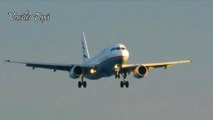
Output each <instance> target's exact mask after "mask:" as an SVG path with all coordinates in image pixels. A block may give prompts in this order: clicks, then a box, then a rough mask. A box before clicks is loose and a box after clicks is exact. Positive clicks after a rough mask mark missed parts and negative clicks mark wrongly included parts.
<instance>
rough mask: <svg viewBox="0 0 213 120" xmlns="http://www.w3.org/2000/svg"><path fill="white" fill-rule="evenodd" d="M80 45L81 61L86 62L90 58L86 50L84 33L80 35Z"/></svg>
mask: <svg viewBox="0 0 213 120" xmlns="http://www.w3.org/2000/svg"><path fill="white" fill-rule="evenodd" d="M81 44H82V49H83V61H86V60H88V59H90V56H89V51H88V48H87V41H86V37H85V34H84V32H83V33H82V41H81Z"/></svg>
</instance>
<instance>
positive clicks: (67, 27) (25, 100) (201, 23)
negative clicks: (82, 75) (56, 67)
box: [0, 1, 213, 120]
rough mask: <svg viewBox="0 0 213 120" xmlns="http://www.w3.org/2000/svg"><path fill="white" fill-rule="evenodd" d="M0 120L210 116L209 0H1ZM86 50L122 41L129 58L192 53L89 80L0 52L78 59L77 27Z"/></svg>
mask: <svg viewBox="0 0 213 120" xmlns="http://www.w3.org/2000/svg"><path fill="white" fill-rule="evenodd" d="M0 3H1V4H0V15H1V17H0V26H1V27H0V36H1V39H0V42H1V44H0V56H1V57H0V60H1V61H2V62H1V63H0V66H1V67H0V72H1V74H0V119H1V120H12V119H16V120H29V119H31V120H58V119H79V120H81V119H88V120H99V119H103V120H109V119H117V120H129V119H134V120H139V119H140V120H141V119H142V118H143V119H144V120H154V119H157V120H168V119H171V120H180V119H183V120H200V119H204V120H212V118H213V116H212V113H213V102H212V101H213V93H212V91H213V87H212V85H213V80H212V77H211V76H212V74H213V66H212V61H213V56H212V51H213V48H212V45H213V42H212V38H213V34H212V33H213V16H212V13H213V2H210V1H205V2H197V1H188V2H185V1H182V2H175V1H173V2H168V1H163V2H155V1H153V2H148V1H143V2H130V1H125V2H121V1H117V2H112V1H111V2H97V1H90V2H85V1H81V2H77V1H73V2H68V1H64V2H59V1H54V2H50V1H46V2H25V1H22V2H6V1H5V2H0ZM27 10H28V11H29V13H30V14H33V13H36V12H42V13H43V14H48V13H50V20H49V21H45V22H44V23H41V22H40V21H34V20H30V21H10V17H9V15H8V13H9V12H17V13H18V14H22V13H24V12H25V11H27ZM83 31H84V32H85V33H86V37H87V43H88V48H89V51H90V55H91V56H93V55H95V54H97V53H98V52H99V51H100V50H101V49H103V48H104V47H106V46H108V45H110V44H112V43H123V44H125V45H126V46H127V48H128V50H129V52H130V59H129V61H128V63H147V62H162V61H173V60H182V59H192V60H193V63H191V64H184V65H177V66H174V67H172V68H170V69H168V70H164V69H156V70H152V71H150V72H149V74H148V76H147V77H146V78H144V79H141V80H137V79H135V78H134V77H133V76H132V75H130V76H128V80H129V82H130V88H129V89H121V88H120V87H119V83H120V81H119V80H115V79H114V77H110V78H103V79H101V80H99V81H88V87H87V88H86V89H79V88H78V87H77V82H78V81H77V80H76V81H75V80H72V79H70V78H69V77H68V73H66V72H60V71H57V72H56V73H53V71H50V70H43V69H35V70H34V71H33V70H32V69H30V68H26V67H25V66H23V65H19V64H5V63H4V62H3V61H4V60H5V59H15V60H19V61H35V62H47V63H48V62H50V63H81V62H82V51H81V44H80V39H81V33H82V32H83Z"/></svg>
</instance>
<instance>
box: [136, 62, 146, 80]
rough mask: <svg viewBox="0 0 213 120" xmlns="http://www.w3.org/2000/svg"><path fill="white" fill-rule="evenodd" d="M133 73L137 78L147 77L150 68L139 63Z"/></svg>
mask: <svg viewBox="0 0 213 120" xmlns="http://www.w3.org/2000/svg"><path fill="white" fill-rule="evenodd" d="M133 74H134V77H135V78H138V79H139V78H142V77H145V76H146V75H147V74H148V69H147V67H145V66H141V65H138V66H137V67H136V68H135V70H134V72H133Z"/></svg>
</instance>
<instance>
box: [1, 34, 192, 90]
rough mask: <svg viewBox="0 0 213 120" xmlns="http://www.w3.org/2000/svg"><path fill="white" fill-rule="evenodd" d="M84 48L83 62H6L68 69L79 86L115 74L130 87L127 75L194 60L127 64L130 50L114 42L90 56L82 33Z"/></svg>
mask: <svg viewBox="0 0 213 120" xmlns="http://www.w3.org/2000/svg"><path fill="white" fill-rule="evenodd" d="M81 44H82V50H83V63H82V64H48V63H34V62H19V61H13V60H5V62H10V63H19V64H25V65H26V67H32V69H33V70H34V69H35V68H43V69H52V70H53V71H54V72H55V71H56V70H61V71H67V72H68V73H69V77H70V78H72V79H78V78H80V80H79V81H78V87H79V88H81V87H82V86H83V88H86V87H87V82H86V81H85V80H84V78H87V80H99V79H100V78H102V77H110V76H113V75H114V76H115V79H120V77H121V76H122V78H123V79H122V80H121V82H120V87H121V88H123V87H124V86H125V87H126V88H128V87H129V82H128V81H127V80H126V77H127V75H129V74H130V73H133V76H134V77H135V78H137V79H142V78H143V77H146V76H147V75H148V72H149V71H150V70H152V69H154V68H165V69H167V68H168V67H172V66H173V65H176V64H183V63H190V62H192V60H181V61H172V62H160V63H145V64H127V60H128V58H129V52H128V50H127V48H126V46H125V45H123V44H120V43H118V44H113V45H110V46H108V47H106V48H105V49H103V50H102V51H101V52H100V53H99V54H98V55H96V56H94V57H92V58H91V57H90V55H89V51H88V47H87V42H86V37H85V33H84V32H83V33H82V40H81Z"/></svg>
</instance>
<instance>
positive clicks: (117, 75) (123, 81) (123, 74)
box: [115, 72, 129, 88]
mask: <svg viewBox="0 0 213 120" xmlns="http://www.w3.org/2000/svg"><path fill="white" fill-rule="evenodd" d="M121 75H122V77H123V80H122V81H121V83H120V87H121V88H123V87H124V86H125V87H126V88H128V87H129V81H126V77H127V73H122V74H121ZM119 78H120V74H118V72H116V74H115V79H119Z"/></svg>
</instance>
